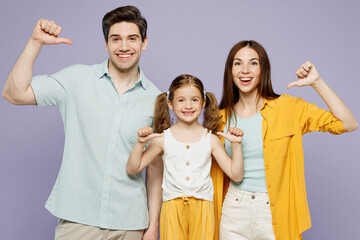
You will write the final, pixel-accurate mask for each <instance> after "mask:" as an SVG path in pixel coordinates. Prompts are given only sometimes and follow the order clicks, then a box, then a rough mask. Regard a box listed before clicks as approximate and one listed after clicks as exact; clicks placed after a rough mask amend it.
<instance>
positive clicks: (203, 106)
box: [202, 99, 206, 108]
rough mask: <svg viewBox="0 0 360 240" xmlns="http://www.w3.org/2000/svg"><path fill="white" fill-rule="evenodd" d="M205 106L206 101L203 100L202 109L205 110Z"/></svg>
mask: <svg viewBox="0 0 360 240" xmlns="http://www.w3.org/2000/svg"><path fill="white" fill-rule="evenodd" d="M205 105H206V99H204V101H203V105H202V108H205Z"/></svg>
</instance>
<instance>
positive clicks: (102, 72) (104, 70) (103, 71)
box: [98, 60, 149, 90]
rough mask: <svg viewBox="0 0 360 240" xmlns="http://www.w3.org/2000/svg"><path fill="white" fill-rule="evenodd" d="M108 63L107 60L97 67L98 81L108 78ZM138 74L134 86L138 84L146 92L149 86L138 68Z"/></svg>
mask: <svg viewBox="0 0 360 240" xmlns="http://www.w3.org/2000/svg"><path fill="white" fill-rule="evenodd" d="M108 62H109V60H106V61H104V62H103V63H101V64H100V65H99V70H98V78H99V79H100V78H103V77H104V76H110V75H109V69H108ZM139 72H140V74H139V79H138V80H137V81H136V82H135V85H138V84H140V85H141V87H143V88H144V89H145V90H146V89H147V87H148V86H149V80H148V79H147V78H146V76H145V74H144V72H143V71H142V70H141V68H140V67H139Z"/></svg>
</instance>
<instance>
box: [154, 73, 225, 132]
mask: <svg viewBox="0 0 360 240" xmlns="http://www.w3.org/2000/svg"><path fill="white" fill-rule="evenodd" d="M186 85H192V86H194V87H196V88H197V89H199V91H200V93H201V96H202V101H205V99H206V103H205V108H204V122H203V126H204V127H205V128H207V129H209V130H211V131H213V132H214V133H216V132H218V131H220V130H221V127H222V124H223V123H222V120H221V118H220V115H219V108H218V107H217V101H216V98H215V96H214V94H212V93H210V92H205V91H204V86H203V84H202V82H201V81H200V79H198V78H196V77H194V76H192V75H188V74H183V75H180V76H177V77H176V78H175V79H174V80H173V81H172V83H171V85H170V88H169V91H168V92H167V93H166V92H165V93H161V94H160V95H159V96H158V97H157V98H156V103H155V112H154V124H155V132H156V133H162V132H163V131H164V130H165V129H167V128H169V127H170V126H171V125H172V122H171V119H170V112H169V108H168V105H167V100H169V101H170V102H172V101H173V99H174V92H175V91H176V90H177V89H179V88H181V87H184V86H186Z"/></svg>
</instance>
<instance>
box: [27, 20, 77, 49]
mask: <svg viewBox="0 0 360 240" xmlns="http://www.w3.org/2000/svg"><path fill="white" fill-rule="evenodd" d="M61 31H62V29H61V27H60V26H59V25H57V24H55V22H54V21H49V20H46V19H40V20H39V21H38V22H37V23H36V25H35V27H34V30H33V34H32V36H31V38H32V39H33V40H36V41H37V42H39V43H40V44H41V45H52V44H60V43H66V44H72V41H71V40H70V39H68V38H59V37H58V36H59V34H60V33H61Z"/></svg>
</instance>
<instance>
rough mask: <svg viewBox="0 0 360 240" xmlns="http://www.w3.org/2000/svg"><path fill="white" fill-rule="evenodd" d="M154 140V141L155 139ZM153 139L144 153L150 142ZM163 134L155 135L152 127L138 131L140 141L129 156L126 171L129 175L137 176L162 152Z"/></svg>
mask: <svg viewBox="0 0 360 240" xmlns="http://www.w3.org/2000/svg"><path fill="white" fill-rule="evenodd" d="M153 138H154V139H153ZM151 139H153V140H152V141H151V142H150V144H149V146H148V147H147V148H146V150H145V151H144V148H145V146H146V144H147V142H148V141H150V140H151ZM161 143H163V138H162V134H158V133H154V134H153V130H152V128H151V127H144V128H140V129H139V130H138V141H137V142H136V144H135V146H134V148H133V150H132V151H131V153H130V155H129V159H128V162H127V165H126V170H127V172H128V173H129V174H136V173H138V172H140V171H141V170H143V169H144V168H145V167H146V166H147V165H149V164H150V163H151V162H152V160H154V159H155V157H156V156H158V155H159V154H160V153H161V152H162V148H163V144H161Z"/></svg>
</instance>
